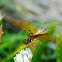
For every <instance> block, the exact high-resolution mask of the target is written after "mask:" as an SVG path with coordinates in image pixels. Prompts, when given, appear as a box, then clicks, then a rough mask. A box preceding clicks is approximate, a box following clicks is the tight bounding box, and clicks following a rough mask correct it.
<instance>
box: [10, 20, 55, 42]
mask: <svg viewBox="0 0 62 62" xmlns="http://www.w3.org/2000/svg"><path fill="white" fill-rule="evenodd" d="M10 22H11V23H12V24H13V25H15V26H16V27H18V28H19V29H20V30H22V31H23V32H25V33H27V34H28V35H29V37H28V38H27V39H24V41H23V43H29V42H31V41H33V40H34V39H37V40H40V41H43V40H47V41H54V37H53V36H52V35H51V34H49V33H46V32H40V33H38V34H36V33H37V32H38V28H36V27H35V25H34V24H33V23H31V22H29V21H26V20H21V21H17V20H10Z"/></svg>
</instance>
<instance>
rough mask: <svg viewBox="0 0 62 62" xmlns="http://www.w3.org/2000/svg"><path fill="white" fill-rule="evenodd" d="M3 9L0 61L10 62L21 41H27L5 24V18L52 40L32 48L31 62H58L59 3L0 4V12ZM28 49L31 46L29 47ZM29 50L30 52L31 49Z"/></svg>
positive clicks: (6, 0)
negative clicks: (43, 32) (43, 31)
mask: <svg viewBox="0 0 62 62" xmlns="http://www.w3.org/2000/svg"><path fill="white" fill-rule="evenodd" d="M4 7H7V10H6V12H5V13H4V14H5V17H4V18H3V19H2V25H3V26H2V29H3V32H4V34H3V36H2V40H1V44H0V61H1V62H14V60H13V57H14V56H15V55H16V54H17V53H18V52H17V51H20V50H21V49H20V46H22V44H23V40H24V39H25V38H27V37H28V35H27V34H25V33H23V32H22V31H21V30H20V29H18V28H17V27H16V26H14V25H12V24H11V23H10V22H9V19H8V18H9V17H11V18H12V19H16V20H21V19H25V20H27V21H30V22H32V23H34V25H35V26H36V27H37V28H39V27H41V26H44V28H45V27H46V31H47V32H49V33H50V34H52V35H53V36H54V37H55V39H56V40H55V41H53V42H48V41H41V42H40V44H38V45H37V46H36V47H35V51H34V53H33V58H32V62H56V61H57V62H61V61H62V56H61V55H62V50H61V49H62V0H0V9H2V8H4ZM31 47H32V46H31ZM32 50H33V49H32Z"/></svg>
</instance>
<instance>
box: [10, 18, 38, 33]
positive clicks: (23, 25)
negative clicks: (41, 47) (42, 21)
mask: <svg viewBox="0 0 62 62" xmlns="http://www.w3.org/2000/svg"><path fill="white" fill-rule="evenodd" d="M10 22H11V23H12V24H13V25H14V26H16V27H18V28H19V29H20V30H22V31H23V32H25V33H27V34H35V33H36V32H37V28H36V27H35V25H34V24H32V23H31V22H29V21H26V20H20V21H18V20H13V19H12V20H10Z"/></svg>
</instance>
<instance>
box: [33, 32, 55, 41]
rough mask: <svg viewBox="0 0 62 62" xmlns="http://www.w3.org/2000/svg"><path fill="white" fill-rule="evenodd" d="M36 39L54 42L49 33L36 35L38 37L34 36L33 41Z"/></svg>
mask: <svg viewBox="0 0 62 62" xmlns="http://www.w3.org/2000/svg"><path fill="white" fill-rule="evenodd" d="M34 38H35V39H37V40H40V41H44V40H46V41H54V40H55V38H54V37H53V36H52V35H51V34H49V33H42V34H38V35H34V37H33V39H34Z"/></svg>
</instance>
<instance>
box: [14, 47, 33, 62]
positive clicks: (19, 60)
mask: <svg viewBox="0 0 62 62" xmlns="http://www.w3.org/2000/svg"><path fill="white" fill-rule="evenodd" d="M32 56H33V54H32V52H31V50H30V49H29V48H26V50H24V49H23V50H21V51H20V52H19V53H18V54H16V57H14V61H15V62H31V59H32Z"/></svg>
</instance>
